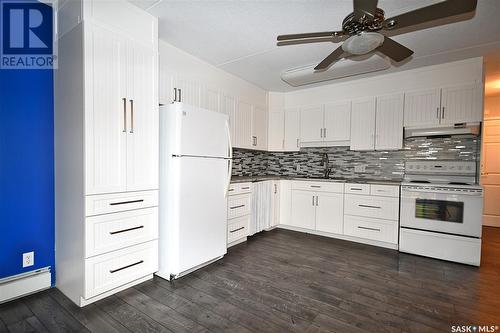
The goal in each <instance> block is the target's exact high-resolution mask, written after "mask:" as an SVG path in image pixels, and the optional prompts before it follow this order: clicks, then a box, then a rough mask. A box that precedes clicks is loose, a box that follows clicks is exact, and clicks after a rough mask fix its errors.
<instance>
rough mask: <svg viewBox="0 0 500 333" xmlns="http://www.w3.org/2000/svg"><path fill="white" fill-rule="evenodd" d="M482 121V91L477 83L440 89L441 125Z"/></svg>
mask: <svg viewBox="0 0 500 333" xmlns="http://www.w3.org/2000/svg"><path fill="white" fill-rule="evenodd" d="M482 120H483V105H482V89H481V86H480V85H479V84H477V83H469V84H462V85H457V86H451V87H443V88H442V89H441V124H446V125H454V124H456V123H465V122H480V121H482Z"/></svg>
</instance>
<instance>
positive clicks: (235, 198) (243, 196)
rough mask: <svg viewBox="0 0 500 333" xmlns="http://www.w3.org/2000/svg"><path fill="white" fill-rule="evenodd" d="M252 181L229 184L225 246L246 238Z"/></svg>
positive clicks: (250, 206)
mask: <svg viewBox="0 0 500 333" xmlns="http://www.w3.org/2000/svg"><path fill="white" fill-rule="evenodd" d="M252 187H253V186H252V183H235V184H230V185H229V192H228V193H229V195H228V198H227V246H228V247H230V246H233V245H236V244H238V243H241V242H243V241H245V240H246V239H247V236H248V234H249V229H250V223H251V209H252V190H253V189H252Z"/></svg>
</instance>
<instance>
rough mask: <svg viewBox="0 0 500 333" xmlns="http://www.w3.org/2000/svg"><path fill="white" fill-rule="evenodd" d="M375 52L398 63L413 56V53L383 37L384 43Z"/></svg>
mask: <svg viewBox="0 0 500 333" xmlns="http://www.w3.org/2000/svg"><path fill="white" fill-rule="evenodd" d="M376 50H377V51H379V52H381V53H383V54H385V55H386V56H388V57H389V58H391V59H392V60H394V61H396V62H400V61H402V60H404V59H406V58H408V57H409V56H411V55H412V54H413V51H412V50H410V49H409V48H407V47H406V46H403V45H401V44H399V43H398V42H396V41H395V40H393V39H390V38H389V37H385V36H384V42H383V43H382V45H380V46H379V47H378V48H376Z"/></svg>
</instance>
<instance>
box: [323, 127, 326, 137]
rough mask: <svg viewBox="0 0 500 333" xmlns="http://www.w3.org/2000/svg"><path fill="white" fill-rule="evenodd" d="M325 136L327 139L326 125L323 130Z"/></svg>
mask: <svg viewBox="0 0 500 333" xmlns="http://www.w3.org/2000/svg"><path fill="white" fill-rule="evenodd" d="M323 136H324V137H325V139H326V127H325V128H324V130H323Z"/></svg>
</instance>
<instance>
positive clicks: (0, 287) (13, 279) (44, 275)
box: [0, 266, 51, 303]
mask: <svg viewBox="0 0 500 333" xmlns="http://www.w3.org/2000/svg"><path fill="white" fill-rule="evenodd" d="M50 285H51V276H50V266H49V267H44V268H40V269H37V270H34V271H31V272H26V273H22V274H18V275H14V276H9V277H7V278H3V279H0V303H4V302H8V301H10V300H13V299H16V298H19V297H22V296H26V295H29V294H32V293H35V292H37V291H40V290H43V289H48V288H50Z"/></svg>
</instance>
